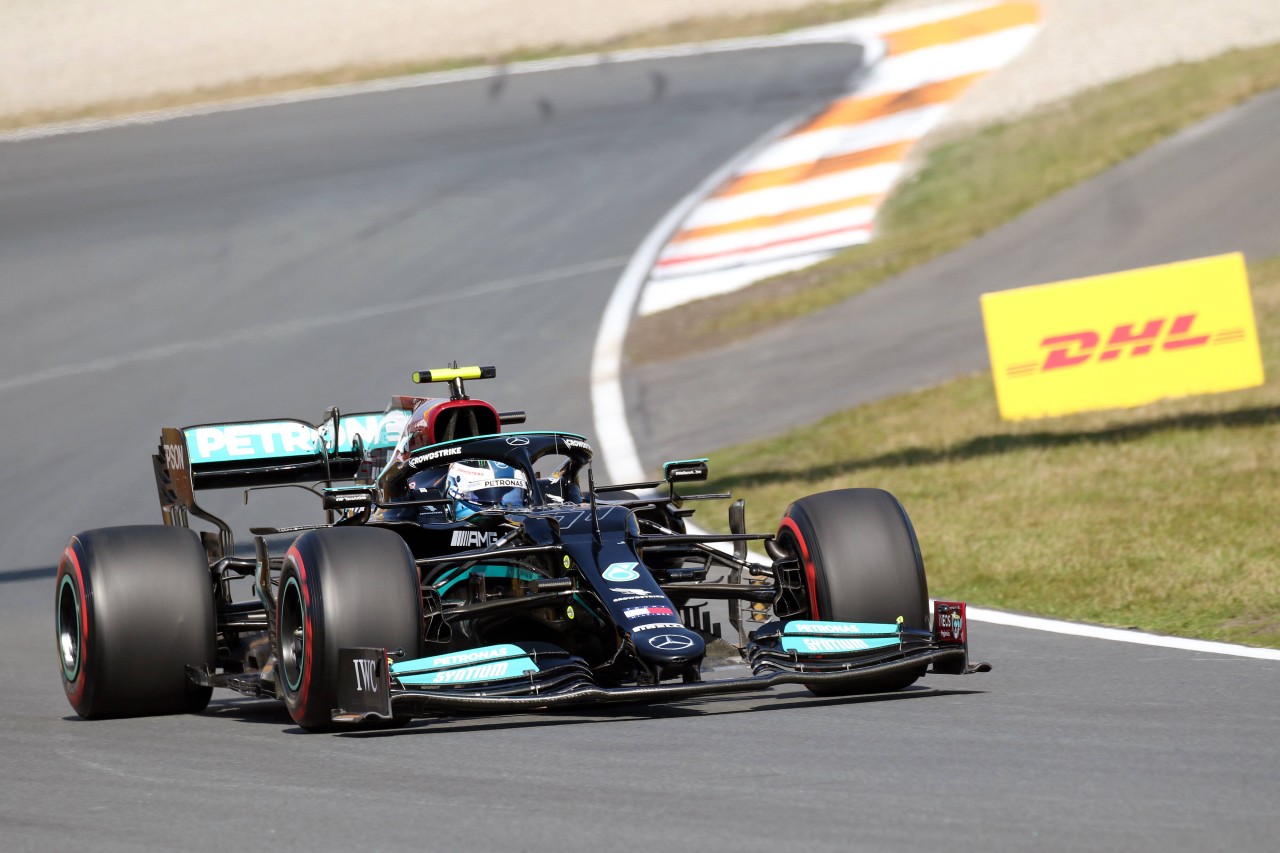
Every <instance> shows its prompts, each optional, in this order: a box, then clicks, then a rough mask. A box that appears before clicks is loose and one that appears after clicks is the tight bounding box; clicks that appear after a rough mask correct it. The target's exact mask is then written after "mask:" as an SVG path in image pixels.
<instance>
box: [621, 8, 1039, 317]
mask: <svg viewBox="0 0 1280 853" xmlns="http://www.w3.org/2000/svg"><path fill="white" fill-rule="evenodd" d="M1039 21H1040V10H1039V7H1038V6H1036V5H1035V4H1033V3H992V2H974V3H957V4H948V5H945V6H940V7H933V8H928V9H919V10H914V11H911V12H905V13H901V14H896V15H889V16H882V17H877V18H871V19H867V20H861V21H853V22H850V23H848V24H838V25H835V27H836V28H841V29H839V33H840V34H841V35H842V36H843V37H844V38H847V39H849V40H856V41H859V42H861V43H862V44H864V45H866V46H867V51H868V54H870V55H871V56H872V57H873V59H874V62H872V63H871V66H870V71H869V73H868V75H867V77H866V78H865V79H864V80H862V81H861V82H860V83H859V85H858V86H857V88H856V89H854V90H853V91H852V92H851V93H849V94H848V95H846V96H845V97H842V98H839V99H837V100H835V101H833V102H832V103H830V104H828V105H827V107H826V108H825V109H823V110H822V111H821V112H819V113H818V114H817V115H815V116H813V117H812V118H810V119H809V120H807V121H805V122H803V123H802V124H800V125H799V126H798V127H796V128H795V129H793V130H792V131H791V132H790V133H788V134H786V135H785V136H783V137H781V138H780V139H778V140H776V141H774V142H773V143H771V144H769V145H768V146H766V147H764V148H763V149H761V150H760V151H758V152H757V153H756V154H755V155H754V156H752V157H751V158H750V159H748V160H747V161H746V162H744V163H743V164H742V165H741V166H740V167H739V168H738V169H737V170H736V171H735V172H734V173H733V174H732V175H730V176H729V178H728V179H726V180H725V181H724V183H722V184H721V185H720V186H719V187H718V188H716V189H715V190H714V191H713V192H712V193H711V194H710V195H709V196H707V197H706V198H704V199H703V200H702V201H701V202H700V203H699V204H698V205H697V206H696V207H694V208H693V210H692V211H691V212H690V213H689V215H688V216H687V217H686V218H685V220H684V221H683V222H682V223H681V224H680V226H679V227H678V228H677V230H676V233H675V234H673V235H672V237H671V238H670V240H669V241H668V242H667V245H666V247H665V248H664V249H663V250H662V252H661V253H660V254H659V256H658V258H657V260H656V262H655V265H654V268H653V271H652V273H651V276H650V280H649V282H648V284H647V286H646V288H645V291H644V293H643V295H642V297H641V300H640V313H641V314H652V313H655V312H657V311H661V310H664V309H666V308H672V307H675V306H676V305H680V304H683V303H685V302H690V301H693V300H695V299H700V298H703V297H706V296H712V295H715V294H717V293H727V292H729V291H732V290H737V289H739V288H742V287H745V286H746V285H748V284H750V283H752V282H754V281H758V280H760V279H762V278H765V277H767V276H770V275H775V274H777V273H780V272H785V271H787V270H791V269H799V268H801V267H804V266H808V265H809V264H813V263H816V262H817V261H820V260H822V259H824V258H826V257H828V256H829V255H830V254H831V253H832V252H834V251H836V250H837V249H841V248H844V247H847V246H852V245H856V244H858V243H865V242H866V241H867V240H869V239H870V237H871V227H872V223H873V220H874V218H875V215H876V211H877V210H878V208H879V206H880V204H881V202H882V201H883V200H884V198H885V196H886V195H887V194H888V192H889V190H890V189H891V187H892V186H893V184H894V183H895V182H896V181H897V180H898V178H899V177H900V176H901V175H902V172H903V167H904V163H905V161H906V158H907V153H908V151H909V150H910V148H911V146H912V145H913V144H914V143H915V142H916V141H917V140H918V139H920V137H922V136H924V135H925V133H927V132H928V131H929V130H931V129H932V128H933V127H934V126H935V125H937V123H938V122H939V121H941V119H942V117H943V116H944V115H945V114H946V112H947V110H948V109H949V108H950V106H951V104H952V103H953V102H954V101H955V100H956V99H957V98H959V97H960V96H961V95H962V94H964V92H965V91H966V90H967V89H968V88H969V87H970V86H972V85H973V84H974V83H976V82H977V81H978V80H980V79H982V78H983V77H985V76H986V75H987V74H989V73H991V72H992V71H994V70H996V69H998V68H1000V67H1002V66H1003V65H1005V64H1006V63H1008V62H1009V60H1011V59H1012V58H1013V57H1014V56H1016V55H1017V54H1018V53H1019V52H1021V51H1022V49H1023V48H1024V47H1025V46H1026V45H1027V43H1028V42H1029V41H1030V40H1031V38H1032V37H1033V36H1034V35H1035V33H1036V31H1037V29H1038V25H1039ZM824 33H825V35H824ZM799 35H800V36H803V35H804V34H799ZM810 35H811V36H813V38H814V39H817V38H820V37H821V38H824V39H826V40H830V38H829V36H830V35H831V33H829V32H827V31H826V30H821V31H810ZM801 40H803V38H802V39H801Z"/></svg>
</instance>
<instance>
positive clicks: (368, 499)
mask: <svg viewBox="0 0 1280 853" xmlns="http://www.w3.org/2000/svg"><path fill="white" fill-rule="evenodd" d="M373 503H374V494H373V489H371V488H367V487H363V486H357V487H355V488H352V487H350V486H347V487H339V488H335V489H325V490H324V508H325V509H327V510H352V509H354V510H361V511H363V510H367V509H372V508H373Z"/></svg>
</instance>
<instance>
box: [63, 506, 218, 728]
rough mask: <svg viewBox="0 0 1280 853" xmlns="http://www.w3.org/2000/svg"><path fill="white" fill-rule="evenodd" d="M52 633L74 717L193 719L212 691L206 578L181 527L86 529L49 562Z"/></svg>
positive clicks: (198, 553)
mask: <svg viewBox="0 0 1280 853" xmlns="http://www.w3.org/2000/svg"><path fill="white" fill-rule="evenodd" d="M54 590H55V591H54V631H55V635H56V638H57V644H58V658H59V662H60V664H61V667H60V668H61V674H62V687H63V689H64V690H65V691H66V694H67V700H68V701H69V702H70V703H71V707H72V708H74V709H75V712H76V713H77V714H79V715H80V716H82V717H86V718H90V719H93V718H98V717H127V716H151V715H156V714H178V713H184V712H185V713H197V712H199V711H202V710H203V709H204V707H205V706H206V705H208V704H209V697H210V695H211V694H212V692H213V689H212V688H210V687H200V686H197V685H195V684H193V683H192V682H191V680H190V679H188V678H187V671H186V668H187V666H194V667H210V668H211V667H212V666H213V664H214V653H215V652H214V630H215V626H214V614H213V576H212V575H211V574H210V572H209V563H208V560H207V559H206V557H205V553H204V549H203V548H202V547H201V546H200V539H199V537H197V536H196V534H195V533H194V532H192V531H191V530H188V529H187V528H185V527H163V526H138V527H108V528H103V529H100V530H89V531H86V532H84V533H79V534H77V535H75V536H73V537H72V538H71V542H70V544H68V545H67V548H66V550H65V551H63V553H62V559H61V560H60V561H59V563H58V576H57V582H56V585H55V587H54Z"/></svg>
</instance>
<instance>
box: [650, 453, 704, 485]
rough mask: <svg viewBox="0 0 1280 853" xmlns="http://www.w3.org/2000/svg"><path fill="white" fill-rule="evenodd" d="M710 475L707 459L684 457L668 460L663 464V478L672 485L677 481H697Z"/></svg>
mask: <svg viewBox="0 0 1280 853" xmlns="http://www.w3.org/2000/svg"><path fill="white" fill-rule="evenodd" d="M708 475H709V469H708V468H707V460H706V459H683V460H680V461H677V462H668V463H666V464H665V465H663V466H662V479H664V480H666V481H667V482H668V483H670V484H671V485H673V486H674V485H675V484H676V483H696V482H701V481H703V480H706V479H707V477H708Z"/></svg>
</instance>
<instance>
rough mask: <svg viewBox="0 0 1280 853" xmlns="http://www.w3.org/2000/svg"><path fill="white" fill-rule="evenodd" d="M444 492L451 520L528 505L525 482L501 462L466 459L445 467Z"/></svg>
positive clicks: (527, 481)
mask: <svg viewBox="0 0 1280 853" xmlns="http://www.w3.org/2000/svg"><path fill="white" fill-rule="evenodd" d="M444 493H445V495H446V496H447V497H450V498H453V500H454V505H453V517H454V518H455V519H459V518H466V517H467V516H468V515H471V514H472V513H473V512H476V511H478V510H482V509H486V508H488V507H495V506H501V507H522V506H528V505H529V480H528V478H527V477H525V475H524V472H523V471H520V470H518V469H516V468H513V467H511V466H510V465H507V464H506V463H504V462H496V461H494V460H491V459H467V460H463V461H461V462H454V463H453V464H452V465H450V466H449V471H448V473H447V474H446V476H445V486H444Z"/></svg>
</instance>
